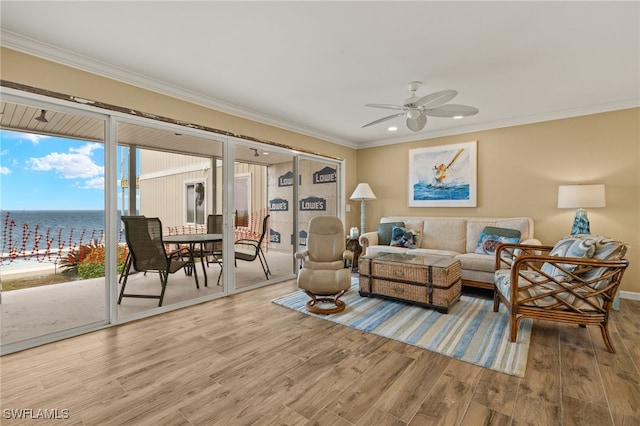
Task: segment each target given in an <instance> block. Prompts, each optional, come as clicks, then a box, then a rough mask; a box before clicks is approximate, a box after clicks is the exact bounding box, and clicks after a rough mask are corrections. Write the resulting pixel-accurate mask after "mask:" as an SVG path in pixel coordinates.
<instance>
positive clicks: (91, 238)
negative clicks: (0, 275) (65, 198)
mask: <svg viewBox="0 0 640 426" xmlns="http://www.w3.org/2000/svg"><path fill="white" fill-rule="evenodd" d="M0 213H1V216H0V220H2V233H1V234H0V236H1V238H2V241H1V243H0V253H2V261H3V262H6V261H7V260H8V259H7V253H9V252H10V251H12V250H14V251H15V250H17V251H18V252H26V253H33V252H34V251H35V250H36V249H37V250H39V251H42V250H45V249H47V246H49V247H50V248H51V249H54V250H58V249H63V250H64V249H68V248H70V247H72V246H74V245H79V244H90V243H91V242H94V243H101V242H103V239H104V211H103V210H0ZM119 218H120V213H119V212H118V219H119ZM118 226H119V227H121V226H122V224H121V222H120V220H118ZM118 235H119V236H120V238H124V236H123V235H122V232H121V230H120V229H119V232H118ZM36 237H39V241H38V244H37V247H36ZM47 240H48V241H49V242H50V244H49V243H48V242H47Z"/></svg>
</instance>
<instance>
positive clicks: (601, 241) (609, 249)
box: [582, 235, 627, 289]
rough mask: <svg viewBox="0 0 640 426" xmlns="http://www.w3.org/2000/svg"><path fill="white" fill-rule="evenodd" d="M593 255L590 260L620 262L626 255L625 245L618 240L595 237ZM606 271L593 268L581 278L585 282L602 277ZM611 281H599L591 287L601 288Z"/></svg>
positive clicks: (603, 268) (605, 269)
mask: <svg viewBox="0 0 640 426" xmlns="http://www.w3.org/2000/svg"><path fill="white" fill-rule="evenodd" d="M593 237H594V238H595V253H594V254H593V256H592V259H599V260H620V259H624V256H625V255H626V254H627V243H625V242H623V241H619V240H614V239H613V238H609V237H602V236H598V235H595V236H593ZM606 271H607V268H605V267H602V268H594V269H591V270H589V271H587V272H585V273H584V274H583V275H582V277H583V278H584V279H585V280H587V281H590V280H593V279H596V278H598V277H600V276H602V275H603V274H604V273H605V272H606ZM610 281H611V280H601V281H598V282H597V283H595V284H592V285H591V286H592V287H593V288H596V289H600V288H603V287H604V286H606V285H607V284H609V282H610Z"/></svg>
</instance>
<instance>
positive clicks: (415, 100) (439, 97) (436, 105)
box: [362, 81, 479, 132]
mask: <svg viewBox="0 0 640 426" xmlns="http://www.w3.org/2000/svg"><path fill="white" fill-rule="evenodd" d="M419 88H420V82H419V81H412V82H411V83H409V90H410V91H411V96H410V97H408V98H407V99H405V100H404V104H403V105H393V104H366V105H365V106H368V107H372V108H382V109H394V110H398V111H401V112H398V113H396V114H393V115H389V116H387V117H383V118H380V119H378V120H375V121H372V122H371V123H367V124H365V125H364V126H362V127H369V126H373V125H374V124H378V123H382V122H383V121H387V120H391V119H392V118H395V117H400V116H402V115H405V116H406V117H407V121H406V123H407V127H408V128H409V129H411V130H413V131H414V132H419V131H420V130H422V129H424V126H425V125H426V124H427V116H431V117H453V118H462V117H466V116H469V115H474V114H477V113H478V111H479V110H478V108H475V107H471V106H467V105H456V104H447V102H449V101H450V100H451V99H453V98H455V97H456V95H457V94H458V92H456V91H455V90H451V89H448V90H442V91H440V92H434V93H431V94H429V95H427V96H422V97H418V96H416V91H417V90H418V89H419ZM445 104H446V105H445Z"/></svg>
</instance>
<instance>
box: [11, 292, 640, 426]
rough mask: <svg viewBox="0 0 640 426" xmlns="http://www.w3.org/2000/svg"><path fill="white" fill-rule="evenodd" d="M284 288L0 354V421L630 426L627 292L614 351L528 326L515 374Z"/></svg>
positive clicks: (638, 337)
mask: <svg viewBox="0 0 640 426" xmlns="http://www.w3.org/2000/svg"><path fill="white" fill-rule="evenodd" d="M295 289H296V287H295V282H294V281H288V282H285V283H280V284H276V285H272V286H268V287H264V288H260V289H257V290H252V291H248V292H245V293H241V294H237V295H234V296H231V297H227V298H223V299H218V300H214V301H211V302H207V303H203V304H200V305H197V306H192V307H188V308H184V309H180V310H177V311H173V312H169V313H166V314H163V315H160V316H156V317H151V318H146V319H143V320H139V321H136V322H132V323H128V324H124V325H121V326H117V327H111V328H108V329H104V330H99V331H96V332H93V333H89V334H86V335H82V336H78V337H74V338H70V339H67V340H64V341H60V342H56V343H52V344H48V345H45V346H40V347H37V348H34V349H30V350H26V351H22V352H17V353H13V354H9V355H6V356H4V357H2V358H0V367H1V382H0V384H1V390H0V392H1V393H0V398H1V400H0V401H1V409H2V411H1V415H2V419H1V420H0V423H1V424H3V425H13V424H34V425H45V424H55V425H65V426H67V425H218V424H219V425H254V424H255V425H279V424H283V425H332V426H339V425H398V426H399V425H431V424H434V425H435V424H437V425H474V426H475V425H523V424H531V425H598V426H602V425H638V424H640V371H639V366H640V302H639V301H629V300H622V303H621V309H620V311H617V312H613V313H612V320H611V324H610V328H611V332H612V337H613V343H614V345H615V347H616V349H617V353H616V354H610V353H609V352H607V351H606V348H605V346H604V343H603V341H602V337H601V335H600V332H599V330H598V329H597V328H594V327H589V328H586V329H585V328H579V327H577V326H573V325H558V324H554V323H547V322H544V321H535V322H534V327H533V332H532V337H531V348H530V352H529V358H528V365H527V370H526V374H525V377H524V378H518V377H513V376H508V375H505V374H501V373H497V372H495V371H491V370H487V369H484V368H481V367H477V366H474V365H472V364H468V363H465V362H462V361H457V360H454V359H452V358H447V357H445V356H442V355H439V354H436V353H432V352H428V351H425V350H422V349H418V348H415V347H412V346H409V345H406V344H402V343H399V342H396V341H392V340H388V339H385V338H382V337H378V336H375V335H373V334H367V333H363V332H360V331H357V330H354V329H350V328H347V327H344V326H340V325H337V324H334V323H332V322H329V321H324V320H321V319H317V318H313V317H311V316H308V315H304V314H301V313H298V312H295V311H291V310H289V309H286V308H283V307H280V306H277V305H275V304H273V303H271V302H270V301H271V299H273V298H274V297H277V296H280V295H283V294H286V293H288V292H291V291H294V290H295ZM16 416H23V417H24V416H26V417H30V419H27V420H18V419H16V418H15V417H16ZM38 416H40V417H47V416H49V417H58V419H54V420H48V421H47V420H43V419H41V418H36V417H38Z"/></svg>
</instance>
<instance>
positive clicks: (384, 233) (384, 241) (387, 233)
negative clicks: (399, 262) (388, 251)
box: [378, 222, 404, 246]
mask: <svg viewBox="0 0 640 426" xmlns="http://www.w3.org/2000/svg"><path fill="white" fill-rule="evenodd" d="M394 226H399V227H402V228H404V222H389V223H381V224H379V225H378V244H380V245H381V246H388V245H389V243H391V231H392V230H393V227H394Z"/></svg>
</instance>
